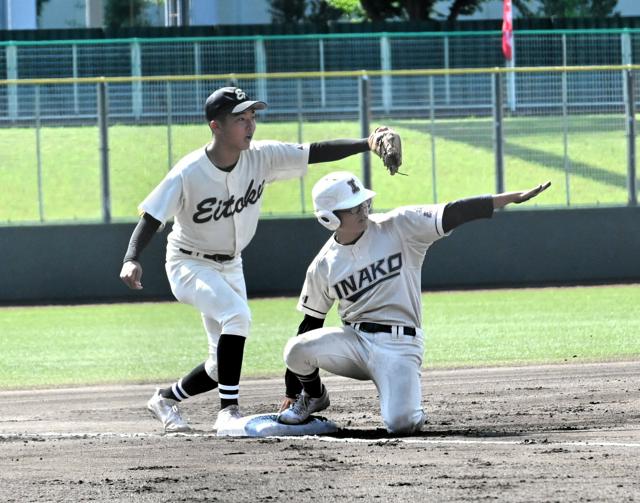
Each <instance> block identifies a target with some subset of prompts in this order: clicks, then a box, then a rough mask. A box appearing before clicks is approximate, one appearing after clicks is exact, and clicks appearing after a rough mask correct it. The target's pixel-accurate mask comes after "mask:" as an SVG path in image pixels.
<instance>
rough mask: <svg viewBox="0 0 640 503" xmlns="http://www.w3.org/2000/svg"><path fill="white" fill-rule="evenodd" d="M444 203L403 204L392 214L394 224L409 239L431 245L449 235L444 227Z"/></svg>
mask: <svg viewBox="0 0 640 503" xmlns="http://www.w3.org/2000/svg"><path fill="white" fill-rule="evenodd" d="M444 207H445V205H444V204H432V205H428V206H402V207H400V208H397V209H395V210H394V211H393V212H391V214H392V215H393V217H395V218H394V225H395V227H396V228H397V230H398V231H399V232H400V233H401V234H402V236H403V237H405V238H407V240H408V241H411V242H414V243H419V244H421V245H424V246H429V245H430V244H431V243H434V242H435V241H437V240H438V239H440V238H443V237H445V236H448V235H449V234H447V233H445V232H444V229H443V228H442V215H443V213H444Z"/></svg>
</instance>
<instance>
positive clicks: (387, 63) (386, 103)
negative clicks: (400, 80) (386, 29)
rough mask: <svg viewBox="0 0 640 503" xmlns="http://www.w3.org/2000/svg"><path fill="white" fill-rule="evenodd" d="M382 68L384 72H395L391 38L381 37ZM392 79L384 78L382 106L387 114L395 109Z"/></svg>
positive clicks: (388, 76) (384, 76)
mask: <svg viewBox="0 0 640 503" xmlns="http://www.w3.org/2000/svg"><path fill="white" fill-rule="evenodd" d="M380 67H381V69H382V70H386V71H389V70H393V68H392V62H391V43H390V42H389V37H387V36H382V37H380ZM391 79H392V77H391V76H390V75H383V76H382V106H383V108H384V111H385V113H389V112H390V111H391V109H392V107H393V94H392V86H391V82H392V80H391Z"/></svg>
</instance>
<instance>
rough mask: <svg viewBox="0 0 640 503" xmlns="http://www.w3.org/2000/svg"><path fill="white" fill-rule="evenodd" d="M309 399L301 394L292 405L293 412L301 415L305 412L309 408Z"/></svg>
mask: <svg viewBox="0 0 640 503" xmlns="http://www.w3.org/2000/svg"><path fill="white" fill-rule="evenodd" d="M310 398H311V397H309V396H308V395H303V394H301V395H300V396H299V397H298V399H297V400H296V401H295V403H294V404H293V407H292V408H293V412H295V413H296V414H301V413H303V412H305V410H306V409H308V408H309V399H310Z"/></svg>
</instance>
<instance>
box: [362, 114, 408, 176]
mask: <svg viewBox="0 0 640 503" xmlns="http://www.w3.org/2000/svg"><path fill="white" fill-rule="evenodd" d="M369 149H370V150H371V151H372V152H375V153H376V155H377V156H378V157H380V159H382V162H383V163H384V165H385V167H386V168H387V169H388V170H389V174H390V175H395V174H396V173H397V172H398V169H399V168H400V166H401V165H402V142H401V141H400V135H399V134H398V133H396V132H395V131H394V130H393V129H391V128H388V127H387V126H380V127H378V128H376V130H375V131H374V132H373V133H371V134H370V135H369Z"/></svg>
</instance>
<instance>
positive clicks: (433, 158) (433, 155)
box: [429, 75, 438, 204]
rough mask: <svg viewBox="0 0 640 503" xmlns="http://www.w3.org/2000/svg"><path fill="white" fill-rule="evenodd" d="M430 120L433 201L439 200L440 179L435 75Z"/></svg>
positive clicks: (431, 82) (431, 85)
mask: <svg viewBox="0 0 640 503" xmlns="http://www.w3.org/2000/svg"><path fill="white" fill-rule="evenodd" d="M429 121H430V124H431V129H430V132H431V135H430V136H431V181H432V183H433V203H434V204H436V203H437V202H438V189H437V187H438V179H437V168H436V113H435V96H434V89H433V75H429Z"/></svg>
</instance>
